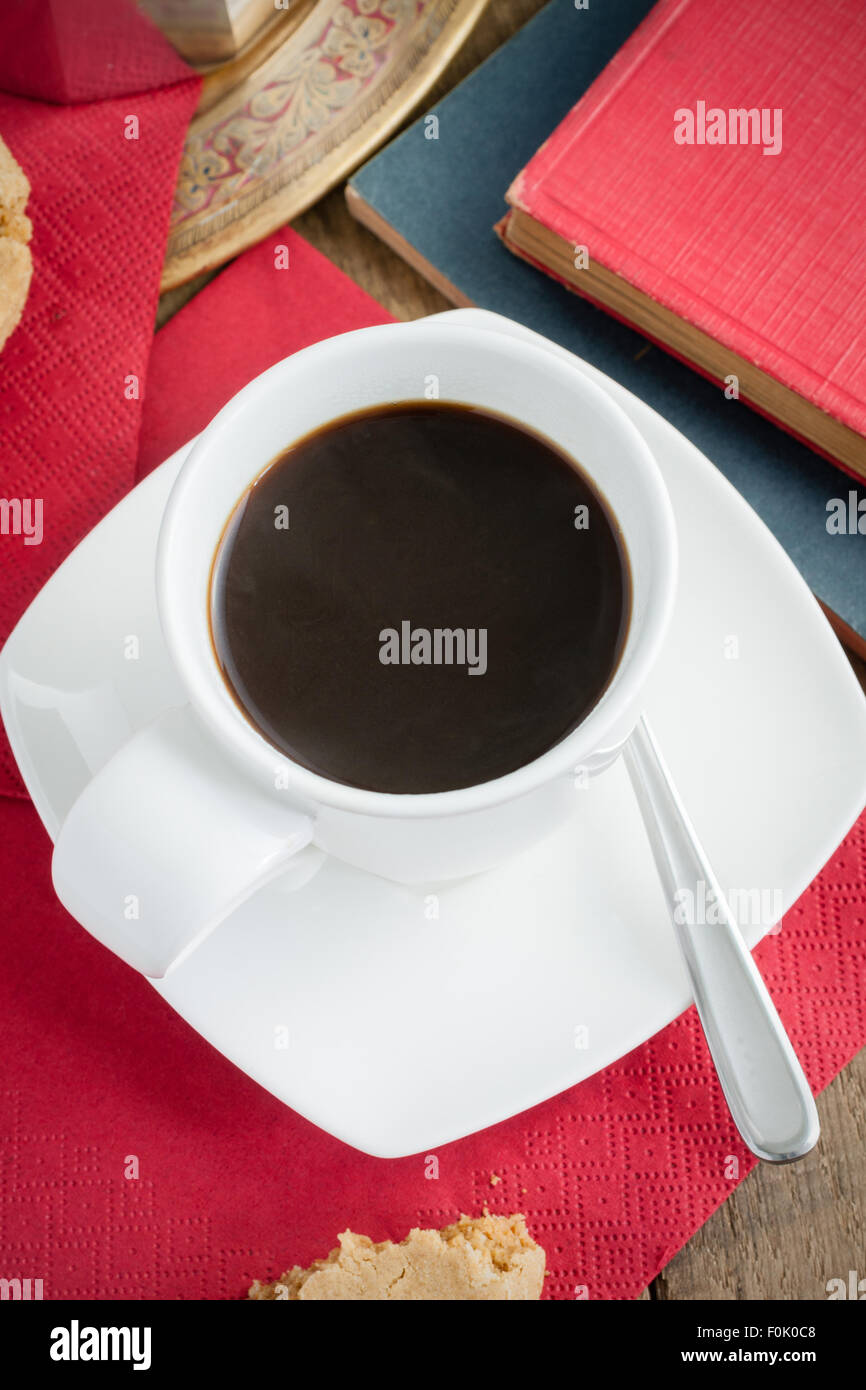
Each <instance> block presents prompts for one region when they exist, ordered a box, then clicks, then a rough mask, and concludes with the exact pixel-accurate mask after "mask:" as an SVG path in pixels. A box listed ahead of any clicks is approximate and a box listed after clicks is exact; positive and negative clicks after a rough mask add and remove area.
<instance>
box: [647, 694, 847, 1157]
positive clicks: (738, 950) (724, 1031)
mask: <svg viewBox="0 0 866 1390" xmlns="http://www.w3.org/2000/svg"><path fill="white" fill-rule="evenodd" d="M623 757H624V758H625V764H626V767H627V769H628V774H629V777H630V778H631V783H632V786H633V787H634V791H635V795H636V797H637V802H638V806H639V807H640V811H641V815H642V817H643V822H644V827H645V829H646V832H647V836H648V838H649V842H650V846H651V848H652V852H653V857H654V859H655V863H656V868H657V870H658V874H659V878H660V879H661V883H662V887H663V888H664V891H665V897H666V898H667V901H668V906H669V909H670V913H671V920H672V922H673V925H674V931H675V933H676V937H677V941H678V942H679V947H680V950H681V952H682V956H683V960H684V962H685V966H686V970H687V971H688V975H689V980H690V982H691V986H692V992H693V994H694V997H695V1004H696V1005H697V1010H698V1016H699V1017H700V1020H701V1026H702V1027H703V1030H704V1036H705V1037H706V1040H707V1045H708V1047H709V1049H710V1054H711V1056H712V1059H713V1062H714V1064H715V1068H716V1072H717V1073H718V1077H719V1081H720V1082H721V1085H722V1090H723V1091H724V1093H725V1099H726V1101H727V1103H728V1108H729V1110H730V1112H731V1115H732V1117H733V1120H734V1124H735V1125H736V1126H737V1129H738V1130H739V1131H740V1134H741V1135H742V1137H743V1139H744V1140H745V1142H746V1143H747V1144H748V1146H749V1148H750V1149H751V1150H752V1153H754V1154H757V1156H758V1158H763V1159H766V1160H767V1161H768V1162H770V1163H791V1162H792V1161H793V1160H794V1159H798V1158H802V1157H803V1156H804V1154H807V1153H808V1152H809V1150H810V1149H812V1148H814V1146H815V1144H816V1143H817V1142H818V1135H819V1133H820V1126H819V1123H818V1112H817V1110H816V1108H815V1102H814V1100H813V1098H812V1092H811V1090H810V1089H809V1083H808V1081H807V1080H806V1078H805V1076H804V1075H803V1070H802V1068H801V1066H800V1063H799V1062H798V1061H797V1057H796V1054H795V1052H794V1049H793V1047H792V1046H791V1043H790V1040H789V1038H788V1035H787V1033H786V1032H785V1029H784V1028H783V1026H782V1021H781V1019H780V1018H779V1015H778V1014H777V1012H776V1009H775V1006H774V1004H773V1001H772V999H771V998H770V996H769V994H768V993H767V987H766V985H765V984H764V982H763V980H762V979H761V976H760V974H759V973H758V968H757V966H756V965H755V962H754V961H753V959H752V956H751V953H750V951H749V949H748V947H747V946H746V943H745V942H744V940H743V938H742V936H741V935H740V929H739V927H738V926H737V923H736V922H735V920H734V917H733V914H732V913H731V910H730V907H729V905H728V903H727V901H726V900H725V897H724V895H723V893H722V891H721V889H720V888H719V884H718V882H717V880H716V877H715V874H714V873H713V871H712V868H711V867H710V864H709V861H708V860H707V857H706V855H705V854H704V851H703V849H702V848H701V845H700V842H699V840H698V837H697V835H696V834H695V831H694V829H693V827H692V824H691V822H690V820H689V818H688V816H687V814H686V812H685V810H684V808H683V805H682V803H681V801H680V798H679V796H678V794H677V791H676V788H675V787H674V784H673V782H672V781H671V777H670V773H669V772H668V770H667V768H666V767H665V764H664V762H663V760H662V757H661V754H660V753H659V750H658V748H657V746H656V743H655V740H654V738H653V736H652V734H651V732H650V729H649V725H648V724H647V721H646V719H645V718H644V717H643V716H642V717H641V718H640V719H639V721H638V723H637V725H636V726H635V729H634V731H633V733H632V735H631V737H630V738H629V740H628V742H627V743H626V745H625V748H624V749H623ZM700 884H703V887H704V892H705V895H706V899H707V900H710V901H713V902H714V905H715V911H714V915H718V918H719V920H718V921H717V922H713V923H711V924H709V923H697V924H695V923H692V922H683V921H681V920H679V918H680V917H681V916H682V915H683V914H682V913H676V912H675V911H674V908H675V903H676V898H677V894H678V893H679V892H680V891H681V890H683V889H689V890H691V891H692V892H694V893H695V894H697V890H698V885H700Z"/></svg>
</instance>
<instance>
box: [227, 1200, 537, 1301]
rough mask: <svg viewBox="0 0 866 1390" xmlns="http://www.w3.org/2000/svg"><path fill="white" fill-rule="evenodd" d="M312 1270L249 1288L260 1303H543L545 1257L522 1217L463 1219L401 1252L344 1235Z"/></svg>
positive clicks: (416, 1237) (420, 1233)
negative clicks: (460, 1301) (324, 1258)
mask: <svg viewBox="0 0 866 1390" xmlns="http://www.w3.org/2000/svg"><path fill="white" fill-rule="evenodd" d="M338 1239H339V1242H340V1244H339V1247H338V1248H337V1249H336V1250H332V1251H331V1253H330V1255H329V1256H328V1258H327V1259H326V1260H315V1261H314V1262H313V1264H311V1265H310V1267H309V1269H300V1268H298V1266H295V1268H294V1269H290V1270H288V1271H287V1272H286V1273H285V1274H284V1275H282V1277H281V1278H279V1279H277V1280H276V1281H275V1282H274V1283H273V1284H265V1283H261V1282H259V1281H258V1280H257V1281H256V1282H255V1283H254V1284H253V1286H252V1288H251V1289H250V1292H249V1297H250V1298H253V1299H263V1300H280V1301H287V1302H293V1301H298V1302H299V1301H301V1300H302V1299H303V1300H327V1299H330V1300H347V1299H353V1300H354V1299H360V1300H365V1301H372V1300H380V1299H392V1298H393V1299H404V1300H413V1301H417V1300H421V1299H431V1300H438V1301H442V1300H445V1299H449V1300H458V1299H459V1300H470V1301H471V1300H485V1301H488V1302H492V1301H505V1300H508V1299H511V1300H517V1301H526V1300H533V1299H538V1298H540V1297H541V1289H542V1285H543V1282H544V1251H543V1250H542V1248H541V1246H540V1245H536V1243H535V1241H534V1240H533V1239H532V1237H531V1235H530V1234H529V1232H528V1231H527V1229H526V1224H525V1222H524V1219H523V1217H522V1216H489V1215H486V1214H485V1215H484V1216H482V1217H478V1218H477V1219H471V1218H470V1217H468V1216H461V1217H460V1220H459V1221H457V1222H455V1223H454V1225H453V1226H446V1227H444V1229H443V1230H441V1231H435V1230H420V1229H417V1228H416V1229H414V1230H411V1231H410V1232H409V1234H408V1236H407V1237H406V1239H405V1240H404V1241H402V1242H401V1243H400V1244H399V1245H395V1244H393V1243H392V1242H391V1241H390V1240H386V1241H382V1242H381V1243H380V1244H378V1245H375V1244H374V1243H373V1241H372V1240H370V1239H369V1237H368V1236H359V1235H355V1234H354V1232H352V1231H344V1232H343V1234H342V1235H341V1236H339V1237H338Z"/></svg>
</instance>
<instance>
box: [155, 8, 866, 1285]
mask: <svg viewBox="0 0 866 1390" xmlns="http://www.w3.org/2000/svg"><path fill="white" fill-rule="evenodd" d="M543 3H544V0H495V3H494V4H492V5H491V6H490V8H489V9H488V10H487V11H486V13H485V15H484V16H483V17H482V19H481V20H480V22H479V24H478V26H477V28H476V29H475V31H474V32H473V34H472V35H471V37H470V39H469V41H468V42H467V44H466V45H465V46H464V48H463V49H462V50H461V52H460V53H459V54H458V55H457V57H456V58H455V59H454V61H453V62H452V63H451V64H450V65H449V67H448V68H447V70H446V71H445V73H444V74H443V76H442V77H441V79H440V80H439V82H438V83H437V84H436V86H435V87H434V89H433V92H432V94H431V95H430V97H428V99H427V102H426V105H427V106H433V105H434V104H435V102H436V100H437V99H438V98H439V97H441V96H443V95H444V93H445V92H447V91H449V90H450V88H451V87H453V86H454V85H455V84H456V83H457V82H459V81H460V80H461V79H462V78H463V77H465V76H466V74H467V73H468V72H470V71H471V70H472V69H473V68H474V67H476V66H477V65H478V63H480V62H481V61H482V59H484V58H486V57H487V55H488V54H489V53H491V52H492V51H493V49H494V48H497V47H498V46H499V44H501V43H502V42H504V40H505V39H507V38H508V37H509V35H510V34H511V33H513V31H514V30H515V29H517V28H518V27H519V26H520V25H521V24H523V23H524V22H525V21H526V20H527V19H529V18H530V17H531V16H532V15H533V14H534V13H535V12H536V10H539V9H541V6H542V4H543ZM294 225H295V227H296V228H297V230H298V231H299V232H300V233H301V235H302V236H304V237H305V238H306V239H307V240H308V241H310V242H312V244H313V245H314V246H316V247H317V248H318V249H319V250H320V251H321V252H323V254H324V255H326V256H327V257H328V258H329V259H330V260H332V261H333V262H334V263H335V265H338V266H339V267H340V269H341V270H343V271H345V273H346V274H347V275H349V276H350V277H351V279H353V280H355V281H356V282H357V283H358V284H359V285H361V286H362V287H363V288H364V289H365V290H366V291H367V292H368V293H369V294H371V295H372V296H373V298H374V299H377V300H378V301H379V303H380V304H383V305H384V306H385V308H386V309H388V310H390V312H391V313H392V314H394V315H395V317H396V318H399V319H416V318H421V317H422V316H423V315H425V314H435V313H437V312H439V311H440V310H442V309H450V308H452V307H453V306H452V305H451V304H450V303H449V302H448V301H447V300H445V299H443V297H442V296H441V295H440V294H439V293H438V291H436V290H434V289H433V287H432V286H431V285H429V284H428V283H427V281H426V280H424V279H422V278H421V276H419V275H418V274H416V272H415V271H413V270H411V269H410V268H409V267H408V266H407V265H406V263H405V262H404V261H402V260H400V258H399V257H398V256H396V255H394V253H393V252H392V251H389V250H388V249H387V247H385V246H384V245H383V244H382V243H381V242H379V241H377V240H376V238H375V237H374V236H372V235H371V234H370V233H369V232H367V231H365V230H364V228H363V227H361V226H359V224H358V223H357V222H355V221H354V219H353V218H352V217H351V216H350V215H349V213H348V211H347V210H346V205H345V201H344V198H343V189H342V188H337V189H335V190H334V191H333V192H332V193H330V194H328V196H327V197H325V198H323V199H322V200H321V202H319V203H317V204H316V206H315V207H313V208H312V209H311V210H310V211H309V212H307V213H305V214H304V215H303V216H302V217H299V218H298V219H297V220H296V222H295V224H294ZM212 278H213V276H212V274H205V275H201V276H199V277H198V278H197V279H196V280H193V281H191V282H190V284H188V285H184V286H182V287H181V288H179V289H177V290H172V291H170V292H169V293H168V294H166V295H164V296H163V298H162V300H161V301H160V307H159V315H158V319H157V322H158V323H159V324H162V323H164V322H165V321H166V320H167V319H168V318H170V317H171V315H172V314H173V313H175V312H176V311H177V309H179V308H180V307H181V305H182V304H184V303H186V301H187V300H188V299H190V298H191V297H192V296H193V295H194V294H196V293H197V292H198V291H199V290H200V289H201V288H202V286H203V285H205V284H207V282H208V281H209V280H210V279H212ZM852 664H854V666H855V669H857V672H858V675H859V677H860V680H861V683H862V684H863V685H864V689H866V666H864V665H863V663H858V662H857V661H856V659H852ZM818 1110H819V1113H820V1116H821V1128H822V1133H823V1137H822V1139H821V1142H820V1144H819V1145H818V1148H817V1149H816V1150H814V1151H813V1152H812V1153H811V1154H809V1156H808V1157H807V1158H806V1159H804V1160H803V1161H802V1162H800V1163H797V1164H794V1165H793V1166H791V1167H782V1168H779V1167H773V1166H770V1165H768V1164H762V1165H760V1166H759V1167H758V1169H757V1170H756V1171H755V1172H753V1173H752V1174H751V1175H750V1176H749V1177H748V1178H746V1180H745V1182H743V1183H742V1184H741V1185H740V1187H738V1188H737V1189H736V1191H735V1192H734V1193H733V1195H732V1196H731V1197H729V1198H728V1200H727V1201H726V1202H725V1203H724V1205H723V1206H722V1207H721V1208H720V1209H719V1210H718V1211H717V1212H716V1213H715V1215H714V1216H712V1217H711V1218H710V1220H709V1221H708V1222H707V1223H706V1225H705V1226H703V1227H702V1229H701V1230H700V1231H698V1233H697V1235H696V1236H694V1238H693V1239H692V1240H691V1241H690V1242H689V1244H688V1245H687V1246H685V1248H684V1249H683V1250H681V1251H680V1253H679V1254H678V1255H676V1256H675V1257H674V1258H673V1259H672V1260H671V1262H670V1263H669V1264H668V1265H667V1267H666V1268H665V1269H664V1271H663V1272H662V1273H661V1274H660V1275H659V1276H658V1278H657V1279H655V1280H654V1281H653V1283H652V1284H651V1285H650V1287H649V1288H648V1289H647V1290H646V1291H645V1292H644V1293H643V1295H642V1297H643V1298H649V1299H693V1298H723V1299H764V1298H784V1299H813V1298H817V1299H823V1298H825V1297H826V1284H827V1280H828V1279H831V1278H836V1277H840V1278H843V1279H846V1280H847V1276H848V1270H849V1269H857V1270H858V1271H859V1276H860V1277H861V1278H864V1277H866V1246H864V1239H863V1229H864V1206H866V1201H864V1193H866V1051H864V1052H862V1053H861V1054H860V1055H859V1057H857V1058H856V1059H855V1060H854V1061H853V1062H851V1063H850V1065H849V1066H848V1067H846V1069H845V1070H844V1072H842V1074H841V1075H840V1076H838V1077H837V1078H836V1080H835V1081H834V1082H833V1083H832V1084H831V1085H830V1086H829V1087H828V1088H827V1090H826V1091H825V1092H824V1094H823V1095H822V1096H820V1097H819V1100H818Z"/></svg>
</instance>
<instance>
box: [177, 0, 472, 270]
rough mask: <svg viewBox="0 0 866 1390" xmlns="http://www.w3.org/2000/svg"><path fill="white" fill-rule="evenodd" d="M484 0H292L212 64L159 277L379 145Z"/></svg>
mask: <svg viewBox="0 0 866 1390" xmlns="http://www.w3.org/2000/svg"><path fill="white" fill-rule="evenodd" d="M486 3H487V0H318V3H315V4H314V3H312V0H292V3H291V5H290V7H289V9H288V11H287V12H286V13H285V14H284V15H281V16H280V22H279V23H278V24H274V23H271V24H269V25H267V26H266V27H265V29H264V30H263V31H261V33H260V36H259V37H258V38H257V40H254V41H253V43H252V44H250V45H248V46H247V47H246V48H245V49H244V50H242V51H241V52H240V53H239V54H238V56H237V58H236V59H234V60H233V61H232V62H230V63H226V64H223V65H221V66H220V67H217V68H215V69H213V70H211V71H210V72H208V73H206V75H205V78H204V88H203V93H202V102H201V105H200V107H199V111H198V113H197V115H196V116H195V118H194V120H193V122H192V124H191V126H190V129H189V133H188V135H187V140H186V147H185V149H184V154H183V159H182V162H181V169H180V175H179V179H178V188H177V196H176V199H175V204H174V208H173V211H172V217H171V226H170V231H169V238H168V245H167V247H166V260H165V266H164V269H163V279H162V288H163V290H167V289H171V288H173V287H174V286H175V285H179V284H182V283H183V282H184V281H185V280H189V279H191V278H192V277H193V276H194V275H197V274H199V273H200V272H201V271H203V270H207V269H210V268H212V267H213V266H217V265H221V264H222V263H223V262H224V261H226V260H228V259H229V258H230V257H231V256H234V255H237V253H238V252H239V251H242V250H243V249H244V247H246V246H249V245H251V244H252V243H253V242H255V241H258V240H260V239H261V238H262V237H264V236H267V235H268V233H269V232H272V231H274V230H275V228H277V227H279V226H280V225H281V224H282V223H283V222H286V221H288V220H289V219H290V218H292V217H295V216H297V215H298V213H300V212H303V211H304V209H305V208H307V207H309V206H310V204H311V203H313V202H315V201H316V199H318V198H320V197H321V196H322V194H323V193H325V192H327V190H328V189H329V188H331V187H332V186H333V185H334V184H335V183H337V182H338V181H339V180H340V179H341V178H344V177H345V175H346V174H348V173H349V172H350V171H351V170H352V169H354V168H355V166H356V165H358V164H360V163H361V161H362V160H363V159H365V158H367V156H368V155H369V154H371V153H372V151H373V150H374V149H375V148H376V147H377V146H378V145H380V144H381V143H382V142H383V141H384V140H385V139H386V138H387V136H388V135H390V134H391V133H392V131H394V130H395V129H396V127H397V126H398V125H399V124H400V122H401V121H402V120H403V119H404V118H405V117H406V116H407V115H408V114H409V112H410V111H411V110H412V109H413V108H414V107H415V106H416V105H417V104H418V102H419V101H420V100H421V99H422V97H423V96H424V94H425V93H426V92H427V91H429V89H430V87H431V85H432V84H433V82H434V81H435V80H436V78H437V77H438V76H439V74H440V73H441V72H442V70H443V68H444V67H445V66H446V64H447V63H448V62H449V60H450V59H451V58H452V57H453V55H454V54H455V53H456V52H457V50H458V48H459V47H460V45H461V44H462V43H463V41H464V40H465V38H466V36H467V35H468V33H469V31H470V30H471V28H472V26H473V25H474V24H475V22H476V20H477V19H478V17H479V15H480V14H481V12H482V10H483V9H484V7H485V5H486Z"/></svg>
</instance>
